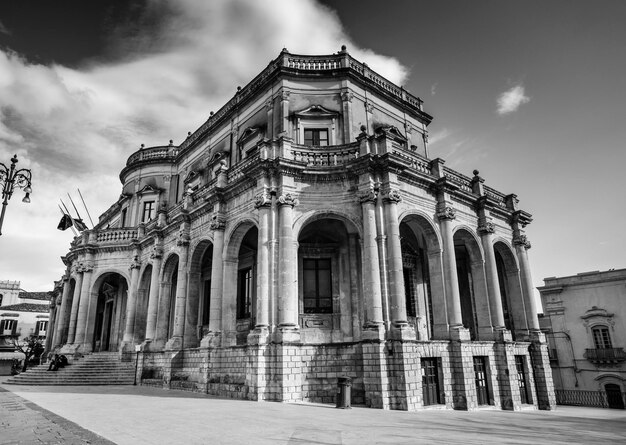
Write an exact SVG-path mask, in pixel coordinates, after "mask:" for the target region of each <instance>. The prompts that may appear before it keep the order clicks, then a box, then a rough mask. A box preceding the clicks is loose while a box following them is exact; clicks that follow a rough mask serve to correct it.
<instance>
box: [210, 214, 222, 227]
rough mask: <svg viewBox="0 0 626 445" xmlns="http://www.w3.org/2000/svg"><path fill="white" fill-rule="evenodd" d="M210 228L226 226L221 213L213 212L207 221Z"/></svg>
mask: <svg viewBox="0 0 626 445" xmlns="http://www.w3.org/2000/svg"><path fill="white" fill-rule="evenodd" d="M209 227H210V229H211V230H224V229H225V228H226V220H225V217H224V215H223V214H222V213H219V212H215V213H213V216H211V222H210V223H209Z"/></svg>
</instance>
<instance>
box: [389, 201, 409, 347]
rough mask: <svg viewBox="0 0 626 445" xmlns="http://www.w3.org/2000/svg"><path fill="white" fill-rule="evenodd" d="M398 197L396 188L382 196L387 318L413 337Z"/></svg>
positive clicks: (406, 334)
mask: <svg viewBox="0 0 626 445" xmlns="http://www.w3.org/2000/svg"><path fill="white" fill-rule="evenodd" d="M400 199H401V198H400V193H399V192H398V191H397V190H389V191H388V192H387V193H386V194H385V196H384V197H383V202H384V213H385V228H386V232H387V261H388V274H389V299H390V308H389V315H390V317H389V318H390V320H391V329H392V331H403V332H404V333H403V334H402V335H403V336H405V337H407V338H408V337H410V336H412V337H413V338H415V331H413V330H409V329H408V322H407V316H406V294H405V290H404V273H403V272H404V271H403V268H402V249H401V247H400V222H399V221H398V202H400ZM396 334H397V332H396ZM396 334H394V335H396ZM410 334H412V335H410Z"/></svg>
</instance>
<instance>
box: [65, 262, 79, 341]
mask: <svg viewBox="0 0 626 445" xmlns="http://www.w3.org/2000/svg"><path fill="white" fill-rule="evenodd" d="M75 270H76V272H77V273H78V276H77V277H76V284H75V285H74V295H72V310H71V312H70V320H69V323H68V328H67V342H66V344H68V345H72V344H74V340H75V339H76V321H77V319H78V306H79V304H80V299H81V295H80V290H81V288H82V286H83V274H82V272H80V271H79V269H78V268H76V269H75Z"/></svg>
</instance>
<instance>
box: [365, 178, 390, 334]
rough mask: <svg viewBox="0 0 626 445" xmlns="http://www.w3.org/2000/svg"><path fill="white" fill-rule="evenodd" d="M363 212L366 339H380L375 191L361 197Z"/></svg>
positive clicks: (380, 315) (380, 299) (379, 288)
mask: <svg viewBox="0 0 626 445" xmlns="http://www.w3.org/2000/svg"><path fill="white" fill-rule="evenodd" d="M359 199H360V200H361V210H362V211H363V293H364V297H365V326H364V328H365V331H364V332H363V337H364V338H371V337H375V338H379V339H381V338H382V337H381V335H382V333H383V331H384V329H383V326H384V324H383V302H382V295H381V284H380V261H379V257H378V244H377V242H376V236H377V233H376V207H375V202H376V193H375V192H374V190H373V189H370V190H366V191H365V192H363V193H361V194H360V195H359Z"/></svg>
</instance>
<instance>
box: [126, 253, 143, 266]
mask: <svg viewBox="0 0 626 445" xmlns="http://www.w3.org/2000/svg"><path fill="white" fill-rule="evenodd" d="M140 268H141V261H140V260H139V255H134V256H133V260H132V261H131V262H130V265H129V266H128V269H129V270H133V269H140Z"/></svg>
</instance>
